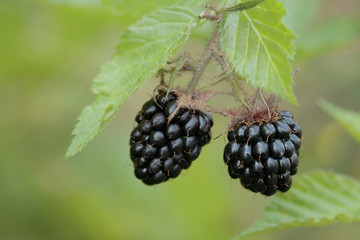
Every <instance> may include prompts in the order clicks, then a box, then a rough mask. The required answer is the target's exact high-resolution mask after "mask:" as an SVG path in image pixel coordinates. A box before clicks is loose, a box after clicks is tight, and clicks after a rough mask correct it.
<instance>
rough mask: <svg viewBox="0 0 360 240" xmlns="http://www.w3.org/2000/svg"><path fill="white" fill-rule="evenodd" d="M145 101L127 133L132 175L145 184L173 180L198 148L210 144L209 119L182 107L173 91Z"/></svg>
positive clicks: (205, 115) (200, 112) (196, 110)
mask: <svg viewBox="0 0 360 240" xmlns="http://www.w3.org/2000/svg"><path fill="white" fill-rule="evenodd" d="M155 99H156V100H154V99H150V100H149V101H148V102H146V103H145V104H144V105H143V107H142V109H141V111H140V112H139V113H138V115H137V116H136V118H135V120H136V122H137V123H138V125H137V126H136V127H135V129H134V130H133V131H132V132H131V138H130V145H131V148H130V157H131V160H132V161H133V163H134V166H135V176H136V177H137V178H138V179H140V180H142V181H143V182H144V183H145V184H147V185H153V184H158V183H161V182H164V181H167V180H168V179H169V178H176V177H177V176H178V175H179V174H180V172H181V170H182V169H187V168H189V167H190V165H191V163H192V162H193V161H194V160H195V159H196V158H197V157H198V156H199V154H200V151H201V148H202V147H203V146H204V145H205V144H207V143H209V142H210V140H211V132H210V129H211V127H212V126H213V119H212V117H211V116H210V115H208V114H205V113H203V112H202V111H201V110H198V109H196V108H193V107H192V106H190V105H191V104H189V105H187V106H182V105H181V104H180V103H179V101H178V100H179V96H178V95H177V93H175V92H170V93H169V95H168V96H167V97H166V93H164V92H160V93H159V94H158V95H157V96H156V97H155Z"/></svg>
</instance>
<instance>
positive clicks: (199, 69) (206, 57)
mask: <svg viewBox="0 0 360 240" xmlns="http://www.w3.org/2000/svg"><path fill="white" fill-rule="evenodd" d="M216 35H217V29H216V30H215V32H214V33H213V36H212V37H211V39H210V41H209V43H208V45H207V47H206V49H205V51H204V53H203V56H202V58H201V59H200V61H199V62H198V63H197V65H196V67H195V70H194V75H193V77H192V79H191V80H190V82H189V85H188V93H189V94H191V95H194V93H195V90H196V87H197V84H198V82H199V80H200V78H201V76H202V74H203V73H204V71H205V68H206V67H207V65H208V64H209V62H210V60H211V58H212V57H213V49H212V45H213V41H214V39H215V37H216Z"/></svg>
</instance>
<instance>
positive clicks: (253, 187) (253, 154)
mask: <svg viewBox="0 0 360 240" xmlns="http://www.w3.org/2000/svg"><path fill="white" fill-rule="evenodd" d="M277 115H278V117H277V118H275V119H274V120H273V121H271V122H265V123H260V124H259V122H256V123H252V124H246V123H245V122H243V123H241V124H240V125H238V126H237V127H236V128H235V129H233V130H231V131H229V132H228V136H227V137H228V140H229V143H228V144H227V145H226V146H225V149H224V161H225V164H226V165H228V170H229V174H230V177H231V178H234V179H237V178H239V179H240V182H241V184H242V185H243V186H244V187H245V188H246V189H248V190H250V191H252V192H256V193H257V192H260V193H261V194H263V195H266V196H271V195H273V194H275V193H276V192H277V191H281V192H286V191H288V190H289V189H290V187H291V183H292V179H291V176H292V175H295V174H296V173H297V170H298V166H299V148H300V146H301V137H302V131H301V127H300V125H299V124H298V123H297V122H295V121H294V119H293V115H292V114H291V113H290V112H288V111H281V112H278V114H277ZM136 134H138V133H137V132H136Z"/></svg>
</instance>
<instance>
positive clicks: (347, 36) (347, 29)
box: [283, 0, 360, 59]
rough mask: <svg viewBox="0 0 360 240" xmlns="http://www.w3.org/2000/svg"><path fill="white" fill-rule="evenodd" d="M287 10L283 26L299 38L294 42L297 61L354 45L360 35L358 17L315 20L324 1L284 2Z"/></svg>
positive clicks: (292, 0)
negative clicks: (350, 44) (286, 26)
mask: <svg viewBox="0 0 360 240" xmlns="http://www.w3.org/2000/svg"><path fill="white" fill-rule="evenodd" d="M283 2H284V3H285V7H286V8H287V10H288V16H287V17H286V18H285V23H287V24H288V26H289V27H290V29H292V30H293V31H294V32H295V33H296V34H297V35H298V38H297V39H296V40H295V44H296V47H297V55H296V58H297V59H309V58H311V57H316V56H318V55H319V54H322V53H325V52H328V51H331V50H334V49H338V48H341V47H343V46H346V45H347V44H349V43H351V42H353V41H354V40H355V39H356V38H357V37H358V36H359V34H360V18H359V16H356V15H354V16H351V14H349V16H346V15H345V16H344V15H342V16H337V17H329V18H324V19H321V21H318V22H317V23H315V24H314V23H313V20H315V19H316V18H318V16H319V15H320V14H321V12H322V11H323V10H324V7H325V6H326V4H328V3H327V2H326V1H324V0H315V1H314V0H302V1H298V0H286V1H283Z"/></svg>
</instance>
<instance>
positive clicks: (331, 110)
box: [319, 100, 360, 144]
mask: <svg viewBox="0 0 360 240" xmlns="http://www.w3.org/2000/svg"><path fill="white" fill-rule="evenodd" d="M319 105H320V106H321V107H322V108H323V109H324V111H325V112H327V113H328V114H329V115H330V116H332V117H333V118H334V119H335V120H336V121H338V122H339V123H340V124H341V125H342V126H343V127H344V128H345V129H346V130H347V131H348V133H349V134H350V135H351V136H353V137H354V138H355V139H356V141H357V142H358V143H359V144H360V125H359V123H360V113H356V112H352V111H349V110H344V109H342V108H340V107H337V106H335V105H333V104H331V103H329V102H327V101H325V100H321V101H320V102H319Z"/></svg>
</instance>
